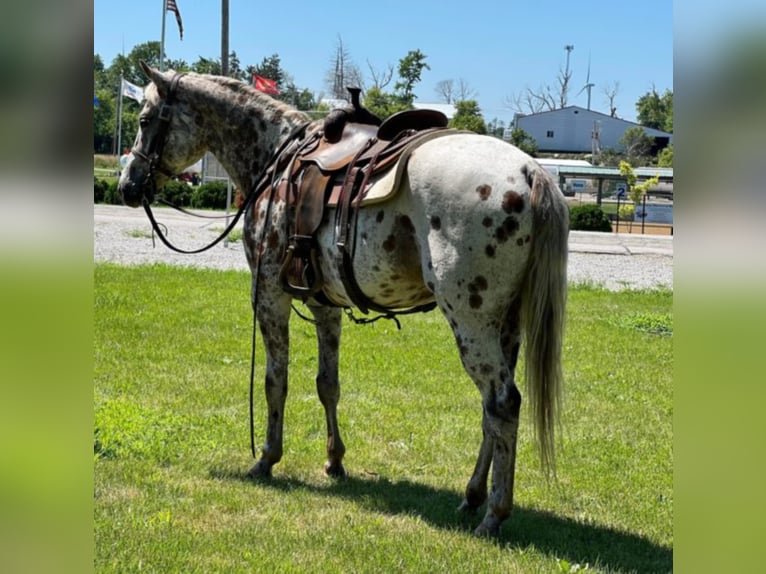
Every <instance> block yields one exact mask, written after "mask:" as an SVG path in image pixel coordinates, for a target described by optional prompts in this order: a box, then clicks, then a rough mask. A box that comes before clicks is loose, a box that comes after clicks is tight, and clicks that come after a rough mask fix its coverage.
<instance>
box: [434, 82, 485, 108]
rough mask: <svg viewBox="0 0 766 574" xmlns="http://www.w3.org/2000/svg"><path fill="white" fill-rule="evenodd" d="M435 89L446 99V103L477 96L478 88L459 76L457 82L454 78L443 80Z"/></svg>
mask: <svg viewBox="0 0 766 574" xmlns="http://www.w3.org/2000/svg"><path fill="white" fill-rule="evenodd" d="M434 91H435V92H436V95H438V96H439V97H440V98H441V99H442V100H444V103H445V104H454V103H455V102H464V101H466V100H471V99H475V98H476V90H474V89H472V88H471V86H470V85H469V84H468V82H467V81H466V80H465V79H463V78H458V79H457V82H455V80H453V79H449V80H441V81H440V82H438V83H437V84H436V87H435V88H434Z"/></svg>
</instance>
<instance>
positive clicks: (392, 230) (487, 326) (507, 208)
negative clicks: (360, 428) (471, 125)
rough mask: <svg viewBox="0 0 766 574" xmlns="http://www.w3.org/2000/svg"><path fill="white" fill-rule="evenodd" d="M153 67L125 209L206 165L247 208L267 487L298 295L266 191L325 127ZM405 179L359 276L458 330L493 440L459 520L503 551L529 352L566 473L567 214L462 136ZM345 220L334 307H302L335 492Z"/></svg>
mask: <svg viewBox="0 0 766 574" xmlns="http://www.w3.org/2000/svg"><path fill="white" fill-rule="evenodd" d="M142 67H143V69H144V72H145V73H146V75H147V77H148V78H149V80H150V81H151V83H150V85H149V86H148V87H147V89H146V92H145V95H146V100H145V103H144V106H143V109H142V110H141V112H140V115H139V122H140V129H139V131H138V135H137V136H136V141H135V145H134V154H133V158H132V159H131V160H130V162H129V163H128V165H127V166H126V168H125V169H124V170H123V172H122V175H121V177H120V181H119V190H120V192H121V193H122V196H123V198H124V201H125V203H126V204H128V205H131V206H134V207H136V206H139V205H142V204H148V203H149V202H151V201H152V200H153V198H154V194H155V191H156V190H157V189H161V188H162V186H163V185H164V184H165V182H166V181H167V180H168V178H169V177H170V175H171V174H173V173H179V172H180V171H181V170H182V169H183V168H184V167H186V166H188V165H190V164H192V163H194V162H196V161H197V160H199V158H200V157H202V155H203V154H204V153H205V151H207V150H210V151H211V152H212V153H213V154H214V155H215V156H216V157H217V158H218V160H219V161H220V162H221V163H222V165H223V166H224V168H225V169H226V171H227V172H228V173H229V174H230V176H231V177H232V178H233V179H234V181H235V183H236V184H237V186H238V187H239V189H240V190H242V192H243V193H244V194H245V196H246V199H245V201H246V202H249V203H248V206H249V207H248V209H246V210H245V212H244V217H245V222H244V243H245V253H246V256H247V260H248V262H249V264H250V268H251V270H252V289H251V299H252V302H253V305H254V311H255V314H256V317H257V321H258V324H259V327H260V330H261V333H262V335H263V341H264V345H265V350H266V372H265V395H266V404H267V407H268V411H267V416H266V431H265V437H264V439H263V446H262V448H261V452H260V456H259V458H258V461H257V462H256V464H255V465H254V466H253V467H252V469H251V470H250V474H251V476H253V477H254V478H257V477H262V476H268V475H270V474H271V472H272V469H273V467H274V465H275V464H276V463H278V462H279V461H280V459H281V458H282V454H283V421H284V408H285V401H286V398H287V369H288V352H289V336H288V322H289V318H290V313H291V303H292V299H293V297H294V295H293V294H290V293H288V292H286V291H285V290H284V289H283V288H282V286H281V284H280V281H279V275H280V270H281V267H282V263H283V259H284V255H285V251H286V249H287V246H288V244H289V241H290V237H288V232H287V229H288V226H287V219H288V218H289V217H290V209H289V208H288V204H287V202H286V201H285V200H284V199H283V198H280V197H279V196H278V194H270V193H263V190H264V189H266V188H267V187H269V186H264V181H269V182H278V181H279V179H280V177H281V176H282V174H283V173H284V171H285V170H286V169H287V167H286V165H285V163H284V162H283V161H280V159H281V158H283V157H287V156H286V155H285V154H286V153H287V152H289V151H290V150H295V149H297V148H298V147H299V146H300V145H301V143H302V142H305V141H306V139H307V138H311V137H316V134H317V133H318V132H321V130H322V123H321V122H313V123H312V122H310V121H309V118H308V117H307V116H306V115H305V114H303V113H302V112H300V111H297V110H295V109H293V108H291V107H289V106H287V105H285V104H283V103H281V102H279V101H277V100H274V99H273V98H271V97H270V96H268V95H266V94H263V93H261V92H257V91H255V90H254V89H253V88H251V87H249V86H247V85H245V84H243V83H241V82H239V81H236V80H232V79H227V78H222V77H216V76H210V75H200V74H194V73H188V74H184V75H180V74H175V73H174V72H165V73H163V72H159V71H157V70H155V69H153V68H150V67H148V66H145V65H144V66H142ZM333 137H340V135H339V134H337V133H336V134H334V136H333ZM371 137H376V135H375V133H374V131H373V134H372V136H371ZM402 169H403V173H402V176H401V178H399V179H398V183H397V190H396V193H395V195H394V196H393V197H392V198H391V199H389V200H386V201H385V202H379V203H375V202H371V203H369V204H367V205H360V206H359V209H358V210H357V211H356V213H355V218H356V225H355V229H354V234H353V242H354V249H353V254H352V256H353V273H354V276H355V280H356V282H357V284H358V287H359V289H360V290H361V292H362V293H363V294H364V296H365V297H367V298H368V299H369V300H370V301H372V302H373V303H374V304H375V306H376V307H380V308H384V309H390V310H391V311H398V310H403V309H409V308H412V307H417V306H421V305H426V304H429V303H434V304H435V305H436V307H437V308H438V309H439V311H440V312H441V313H442V314H443V316H444V318H445V319H446V321H447V322H448V323H449V325H450V327H451V328H452V331H453V333H454V338H455V343H456V348H457V350H458V353H459V355H460V358H461V361H462V364H463V367H464V368H465V372H466V373H467V374H468V376H469V377H470V378H471V380H472V381H473V382H474V383H475V385H476V387H477V388H478V390H479V392H480V395H481V399H482V431H483V438H482V441H481V444H480V445H479V451H478V456H477V461H476V465H475V467H474V469H473V472H472V474H471V476H470V478H469V480H468V483H467V486H466V490H465V497H464V499H463V502H462V504H461V506H460V510H461V511H465V512H468V511H476V510H477V509H479V508H480V507H483V506H485V510H484V515H483V518H482V519H481V522H480V523H479V525H478V526H477V528H476V533H477V534H478V535H497V534H498V533H499V531H500V527H501V525H502V523H503V522H504V521H505V520H506V519H507V518H508V517H509V516H510V514H511V510H512V508H513V491H514V476H515V468H516V445H517V436H518V428H519V414H520V408H521V392H520V390H519V388H518V386H517V383H516V364H517V361H518V358H519V354H520V353H521V352H523V353H524V359H525V360H524V367H525V368H524V370H525V373H524V374H525V377H524V379H525V387H526V388H525V392H526V395H527V402H528V408H529V410H530V413H531V416H530V418H531V420H532V421H533V423H534V425H535V428H536V433H535V438H536V441H537V443H538V446H539V452H540V454H541V461H542V464H543V466H544V468H546V469H548V470H550V471H552V470H553V469H554V465H555V453H554V450H555V449H554V428H555V426H556V425H555V423H556V420H557V417H558V414H559V410H560V409H559V400H560V399H559V397H560V393H561V389H562V385H563V380H562V371H561V347H562V336H563V329H564V315H565V306H566V260H567V236H568V220H569V216H568V208H567V205H566V202H565V200H564V198H563V195H562V194H561V192H560V191H559V189H558V188H557V187H556V185H555V183H554V182H553V181H552V179H551V178H550V176H549V175H548V174H547V173H546V171H545V170H543V169H542V168H541V167H540V166H539V165H538V164H537V163H536V162H535V161H534V159H532V158H531V157H529V156H527V155H526V154H525V153H523V152H522V151H520V150H519V149H517V148H515V147H513V146H511V145H510V144H508V143H505V142H503V141H500V140H498V139H496V138H492V137H487V136H481V135H476V134H472V133H455V134H449V135H446V136H444V137H439V138H437V139H433V140H430V141H426V142H425V143H422V144H421V145H419V146H418V147H417V148H416V149H414V150H413V151H412V153H411V154H410V155H409V159H408V161H407V163H406V166H404V167H403V168H402ZM387 175H388V172H386V173H381V174H376V175H374V176H371V178H370V181H369V184H370V186H371V187H374V186H375V185H378V183H379V182H380V184H381V185H388V184H390V179H389V180H385V178H386V177H387ZM384 180H385V181H384ZM336 211H337V208H333V207H328V208H327V209H325V211H324V213H323V215H322V220H321V223H320V224H319V226H318V228H317V230H316V234H315V237H314V239H313V240H314V241H315V262H314V263H315V265H316V267H317V270H318V272H319V273H321V275H322V278H323V287H322V294H323V295H322V296H321V297H316V296H314V295H312V296H310V297H306V298H305V299H306V301H305V302H306V304H307V306H308V308H309V309H310V311H311V313H312V314H313V318H314V320H315V322H316V334H317V338H318V342H319V365H318V370H317V377H316V385H317V391H318V395H319V399H320V401H321V403H322V405H323V407H324V409H325V415H326V423H327V447H326V452H327V462H326V464H325V470H326V472H327V473H328V474H329V475H330V476H336V477H338V476H343V475H345V469H344V466H343V456H344V454H345V450H346V449H345V446H344V443H343V440H342V438H341V433H340V430H339V425H338V417H337V407H338V402H339V397H340V388H339V383H338V354H339V346H340V340H341V319H342V309H343V308H349V307H353V306H354V300H353V298H352V297H350V296H349V294H348V292H347V289H346V286H345V284H344V281H343V277H341V275H342V271H340V270H339V266H338V265H337V264H336V261H335V260H336V258H337V253H338V251H337V250H338V246H337V232H336V229H335V225H334V224H335V220H336V217H335V216H336ZM490 473H491V489H489V488H488V483H489V482H490Z"/></svg>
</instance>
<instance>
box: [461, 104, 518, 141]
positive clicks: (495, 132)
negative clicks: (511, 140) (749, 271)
mask: <svg viewBox="0 0 766 574" xmlns="http://www.w3.org/2000/svg"><path fill="white" fill-rule="evenodd" d="M448 103H449V102H448ZM504 133H505V122H504V121H502V120H500V119H498V118H492V120H491V121H490V122H488V123H487V134H488V135H491V136H494V137H496V138H502V137H503V134H504Z"/></svg>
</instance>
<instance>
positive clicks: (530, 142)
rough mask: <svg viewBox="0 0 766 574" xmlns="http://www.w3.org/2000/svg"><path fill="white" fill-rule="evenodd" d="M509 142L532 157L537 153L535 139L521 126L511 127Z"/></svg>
mask: <svg viewBox="0 0 766 574" xmlns="http://www.w3.org/2000/svg"><path fill="white" fill-rule="evenodd" d="M511 143H512V144H513V145H515V146H516V147H517V148H519V149H520V150H521V151H523V152H526V153H528V154H529V155H531V156H532V157H535V156H536V155H537V141H536V140H535V138H533V137H532V136H531V135H529V134H528V133H527V132H525V131H524V130H523V129H521V128H513V131H511Z"/></svg>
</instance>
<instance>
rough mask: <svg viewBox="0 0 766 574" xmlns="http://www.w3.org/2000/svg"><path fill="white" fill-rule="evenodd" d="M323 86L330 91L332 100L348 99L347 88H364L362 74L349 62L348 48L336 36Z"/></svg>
mask: <svg viewBox="0 0 766 574" xmlns="http://www.w3.org/2000/svg"><path fill="white" fill-rule="evenodd" d="M325 84H326V85H327V87H328V88H329V89H330V94H331V95H332V97H333V98H337V99H339V100H346V101H348V99H349V93H348V91H347V90H346V88H347V87H355V88H364V84H363V79H362V73H361V72H360V71H359V67H358V66H357V65H356V64H355V63H354V62H353V61H352V60H351V55H350V53H349V51H348V48H346V46H344V44H343V38H341V36H340V35H338V42H337V44H336V45H335V55H334V56H333V59H332V63H331V67H330V69H329V70H328V71H327V74H326V76H325Z"/></svg>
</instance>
